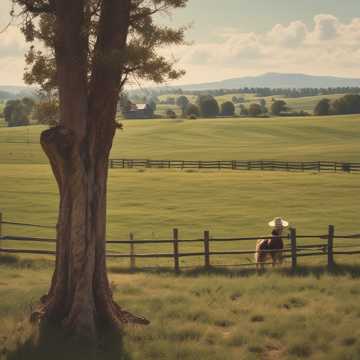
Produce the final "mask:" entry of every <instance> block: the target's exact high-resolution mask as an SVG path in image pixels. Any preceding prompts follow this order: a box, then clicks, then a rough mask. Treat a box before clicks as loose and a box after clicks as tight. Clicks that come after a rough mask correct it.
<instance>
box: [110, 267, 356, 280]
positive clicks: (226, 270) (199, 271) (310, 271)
mask: <svg viewBox="0 0 360 360" xmlns="http://www.w3.org/2000/svg"><path fill="white" fill-rule="evenodd" d="M109 272H110V273H115V274H154V275H175V272H174V269H173V268H169V267H163V268H161V267H157V268H139V269H135V270H130V269H126V268H123V267H116V266H111V267H109ZM269 274H279V275H283V276H286V277H306V276H312V277H317V278H319V277H321V276H323V275H332V276H350V277H352V278H360V264H359V265H350V264H337V265H334V267H333V268H332V269H329V268H327V267H326V266H323V265H319V266H316V265H304V266H298V267H297V268H296V270H292V269H291V268H289V267H278V268H275V269H273V268H271V267H268V268H267V269H266V270H265V271H263V272H262V273H261V274H260V275H269ZM204 275H205V276H212V275H216V276H226V277H249V276H254V275H257V272H256V270H255V268H241V269H240V268H234V267H211V268H209V269H205V268H204V267H198V268H192V269H184V270H182V271H181V272H180V273H179V274H177V276H181V277H198V276H204Z"/></svg>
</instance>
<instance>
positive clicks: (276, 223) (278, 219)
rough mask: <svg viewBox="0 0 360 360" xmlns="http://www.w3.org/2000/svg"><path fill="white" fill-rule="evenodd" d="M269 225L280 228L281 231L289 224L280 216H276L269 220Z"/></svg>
mask: <svg viewBox="0 0 360 360" xmlns="http://www.w3.org/2000/svg"><path fill="white" fill-rule="evenodd" d="M269 226H270V227H272V228H274V229H276V230H281V232H282V231H283V230H284V228H286V227H288V226H289V223H288V222H287V221H286V220H284V219H282V218H281V217H276V218H275V219H273V220H271V221H269Z"/></svg>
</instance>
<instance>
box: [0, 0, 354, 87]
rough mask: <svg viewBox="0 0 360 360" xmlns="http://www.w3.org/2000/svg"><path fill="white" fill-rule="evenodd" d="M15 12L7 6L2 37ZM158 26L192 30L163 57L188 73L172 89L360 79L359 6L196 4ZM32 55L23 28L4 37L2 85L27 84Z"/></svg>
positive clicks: (314, 1) (300, 1)
mask: <svg viewBox="0 0 360 360" xmlns="http://www.w3.org/2000/svg"><path fill="white" fill-rule="evenodd" d="M9 10H10V0H0V29H1V28H2V27H4V26H5V25H6V24H7V22H8V21H9V15H8V13H9ZM157 21H159V22H161V23H164V24H167V25H172V26H180V25H191V28H190V29H189V30H188V31H187V35H186V39H187V40H188V43H189V44H188V45H186V46H181V47H172V48H170V49H169V48H166V49H162V50H161V52H162V54H164V55H166V56H170V57H172V58H176V59H177V61H178V62H177V66H178V67H179V68H182V69H184V70H186V75H185V76H184V77H183V78H182V79H181V80H180V81H177V82H176V83H174V84H173V83H170V84H169V85H176V84H189V83H200V82H209V81H217V80H223V79H227V78H234V77H242V76H249V75H258V74H262V73H266V72H283V73H285V72H291V73H306V74H314V75H315V74H316V75H333V76H345V77H358V78H360V1H358V0H341V1H340V0H256V1H254V0H222V1H219V0H189V2H188V6H187V7H186V8H185V9H181V10H177V11H175V12H174V13H173V14H172V16H170V17H167V16H161V17H160V18H159V19H158V20H157ZM0 31H1V30H0ZM27 47H28V45H26V44H25V43H24V40H23V37H22V35H21V34H20V33H19V31H18V29H17V26H11V27H10V28H9V29H8V30H7V31H6V32H4V33H0V85H22V84H23V81H22V75H23V69H24V66H25V65H24V52H25V51H26V48H27Z"/></svg>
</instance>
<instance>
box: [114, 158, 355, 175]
mask: <svg viewBox="0 0 360 360" xmlns="http://www.w3.org/2000/svg"><path fill="white" fill-rule="evenodd" d="M109 167H110V168H112V169H133V168H142V169H146V168H149V169H151V168H154V169H181V170H186V169H210V170H247V171H250V170H258V171H259V170H260V171H295V172H305V171H312V172H314V171H315V172H334V173H336V172H348V173H359V172H360V163H350V162H331V161H311V162H296V161H271V160H257V161H245V160H226V161H225V160H214V161H205V160H196V161H195V160H149V159H110V160H109Z"/></svg>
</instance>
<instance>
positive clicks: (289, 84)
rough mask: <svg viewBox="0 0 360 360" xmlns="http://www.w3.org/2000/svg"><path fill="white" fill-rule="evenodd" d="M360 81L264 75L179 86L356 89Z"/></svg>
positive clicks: (310, 76)
mask: <svg viewBox="0 0 360 360" xmlns="http://www.w3.org/2000/svg"><path fill="white" fill-rule="evenodd" d="M358 86H360V79H355V78H342V77H335V76H314V75H305V74H281V73H266V74H263V75H259V76H248V77H239V78H233V79H227V80H223V81H216V82H209V83H202V84H189V85H180V86H178V87H177V88H179V87H180V88H182V89H183V90H215V89H239V88H245V87H268V88H294V89H301V88H335V87H358Z"/></svg>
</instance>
